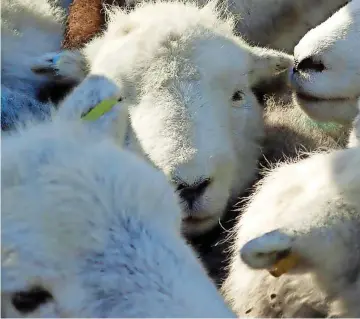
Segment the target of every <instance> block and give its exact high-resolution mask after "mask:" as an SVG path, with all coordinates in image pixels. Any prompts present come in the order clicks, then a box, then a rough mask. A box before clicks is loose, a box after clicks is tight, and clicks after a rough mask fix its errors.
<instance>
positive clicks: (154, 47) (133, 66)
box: [59, 1, 292, 233]
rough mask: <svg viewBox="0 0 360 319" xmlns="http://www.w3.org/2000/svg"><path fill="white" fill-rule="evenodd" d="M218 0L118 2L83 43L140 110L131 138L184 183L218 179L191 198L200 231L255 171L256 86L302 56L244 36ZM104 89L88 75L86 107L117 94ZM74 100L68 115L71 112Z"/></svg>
mask: <svg viewBox="0 0 360 319" xmlns="http://www.w3.org/2000/svg"><path fill="white" fill-rule="evenodd" d="M215 8H216V5H215V3H214V2H211V3H209V4H208V5H206V6H205V7H203V8H200V7H198V6H196V5H195V4H193V3H183V2H176V1H175V2H174V1H172V2H161V1H160V2H155V3H142V4H141V5H138V7H136V8H135V9H134V10H133V11H131V12H130V13H126V12H124V11H122V10H121V9H118V8H114V11H113V12H110V15H109V23H108V28H107V30H106V31H105V32H104V34H103V35H102V36H101V37H99V38H97V39H95V40H93V41H91V42H90V43H89V44H88V45H87V46H86V48H85V49H84V51H83V54H84V55H85V57H86V59H87V60H88V64H89V69H90V72H89V75H88V76H89V78H91V77H94V76H103V77H106V78H108V80H109V81H112V82H113V83H114V84H116V85H117V86H118V87H119V88H120V92H121V96H122V98H123V102H122V103H121V107H124V108H128V109H129V115H130V123H129V130H128V134H127V135H128V137H127V147H128V148H129V149H131V150H132V151H134V152H136V153H138V154H140V155H141V156H143V157H144V158H145V159H147V160H149V161H150V162H151V163H152V164H153V165H154V166H156V167H157V168H159V169H160V170H162V171H163V172H164V173H165V174H166V176H167V177H168V179H169V180H170V181H171V182H173V183H174V186H175V188H176V187H192V186H193V185H195V184H196V183H198V182H199V181H202V180H206V179H208V180H210V181H211V182H210V184H209V186H208V187H207V188H206V190H205V191H204V193H203V194H202V196H199V197H198V198H197V200H196V201H195V202H194V204H193V206H192V207H189V206H188V204H187V202H185V201H183V208H184V212H185V213H186V215H185V216H188V217H191V219H187V220H185V222H184V225H185V228H184V229H185V231H187V232H190V233H200V232H203V231H206V230H208V229H210V228H211V227H213V226H214V225H216V224H217V222H218V220H219V218H220V217H221V216H222V214H223V212H224V209H225V206H226V204H227V202H228V201H229V200H232V199H234V198H236V196H238V195H239V193H240V192H241V191H242V190H243V189H244V188H245V187H246V186H247V185H248V183H249V182H250V181H251V180H252V179H253V177H254V174H255V171H256V164H257V158H258V156H259V154H260V147H259V144H260V143H259V142H260V140H261V138H262V136H263V126H262V114H261V107H260V105H259V103H258V102H257V100H256V98H255V96H254V94H253V93H252V91H251V86H252V84H253V83H255V82H257V81H258V80H259V79H260V78H268V77H271V76H272V75H274V74H275V73H277V72H278V71H281V70H283V69H286V68H287V67H289V66H290V65H291V64H292V59H291V58H290V57H289V56H287V55H285V54H283V53H281V52H276V51H272V50H267V49H261V48H252V47H249V46H248V45H247V44H246V43H245V42H244V41H242V40H241V39H240V38H238V37H235V36H234V34H233V30H232V27H233V21H232V19H231V18H228V19H224V20H222V19H220V16H221V15H222V14H223V13H222V12H220V11H217V10H216V9H215ZM219 57H221V58H219ZM74 68H76V65H74ZM74 73H76V72H74ZM102 90H105V88H102V87H101V86H99V85H98V84H97V83H96V81H95V82H94V81H89V80H88V79H85V80H84V82H82V84H80V85H79V86H78V88H77V89H76V90H75V91H74V93H75V92H77V93H76V94H79V96H81V94H82V93H81V92H90V93H84V94H85V96H86V98H85V97H82V98H79V100H82V101H84V102H82V103H79V105H81V106H79V108H77V109H76V112H79V115H80V114H81V113H82V112H83V111H86V110H87V109H88V108H89V106H90V105H94V104H92V103H90V102H89V100H86V99H91V101H92V100H96V101H97V103H98V102H99V101H100V100H101V99H104V98H106V97H108V98H110V97H111V94H112V93H111V94H110V93H106V94H105V93H104V91H103V92H102V93H101V91H102ZM236 92H238V93H237V94H235V93H236ZM234 94H235V96H236V99H235V101H234V100H232V97H233V96H234ZM66 105H67V102H66V101H65V102H64V104H63V105H62V106H60V111H59V114H61V113H62V112H64V113H67V112H71V111H69V107H67V106H66ZM69 105H70V107H72V106H73V105H74V104H71V103H70V104H69ZM81 108H82V109H81Z"/></svg>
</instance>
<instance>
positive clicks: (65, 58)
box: [31, 50, 88, 83]
mask: <svg viewBox="0 0 360 319" xmlns="http://www.w3.org/2000/svg"><path fill="white" fill-rule="evenodd" d="M31 70H32V71H33V72H34V73H36V74H39V75H43V76H46V77H48V78H51V79H53V80H55V81H67V82H74V83H79V82H81V81H82V80H83V79H84V78H85V76H86V74H87V72H88V65H87V61H86V59H85V57H84V56H83V55H82V54H81V53H80V51H77V50H75V51H68V50H64V51H61V52H50V53H47V54H44V55H42V56H40V57H39V58H38V59H36V60H34V63H33V64H32V66H31Z"/></svg>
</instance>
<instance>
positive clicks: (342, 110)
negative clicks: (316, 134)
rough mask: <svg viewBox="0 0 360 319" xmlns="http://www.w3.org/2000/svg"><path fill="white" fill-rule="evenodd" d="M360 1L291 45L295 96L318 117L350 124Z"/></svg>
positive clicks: (357, 87) (358, 90)
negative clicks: (293, 46)
mask: <svg viewBox="0 0 360 319" xmlns="http://www.w3.org/2000/svg"><path fill="white" fill-rule="evenodd" d="M359 29H360V1H358V0H354V1H351V2H350V3H349V4H348V5H346V6H345V7H343V8H341V9H340V10H339V11H338V12H336V13H335V14H334V15H333V16H332V17H330V18H329V19H328V20H327V21H325V22H324V23H322V24H320V25H319V26H317V27H316V28H314V29H312V30H310V31H309V32H308V33H307V34H306V35H305V36H304V37H303V38H302V40H301V41H300V42H299V43H298V45H297V46H296V47H295V49H294V56H295V61H296V63H295V68H294V70H293V72H292V74H291V80H292V84H293V86H294V88H295V90H296V95H295V100H296V101H297V102H298V104H299V105H300V106H301V107H302V108H303V109H304V111H305V112H306V113H307V114H308V115H309V116H311V117H313V118H314V119H316V120H319V121H334V122H340V123H345V124H349V123H351V121H352V120H353V119H354V117H355V115H356V111H357V109H356V100H357V97H358V96H359V95H360V73H359V72H358V70H359V68H360V56H359V54H357V52H358V51H359V49H360V33H359Z"/></svg>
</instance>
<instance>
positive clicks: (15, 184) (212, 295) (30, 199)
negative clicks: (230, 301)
mask: <svg viewBox="0 0 360 319" xmlns="http://www.w3.org/2000/svg"><path fill="white" fill-rule="evenodd" d="M105 135H106V134H105ZM1 164H2V165H1V175H2V185H1V186H2V187H1V197H2V212H1V213H2V216H1V217H2V234H1V241H2V242H1V249H2V250H1V300H2V305H1V306H2V310H1V311H2V312H1V314H2V317H37V318H39V317H125V318H126V317H143V318H145V317H223V318H224V317H233V314H232V313H231V312H230V310H229V309H228V308H227V306H226V305H225V303H224V301H223V299H222V298H221V296H220V295H219V293H218V292H217V290H216V288H215V286H214V285H213V283H212V282H211V281H210V279H209V278H208V276H207V275H206V272H205V270H204V269H203V267H202V266H201V265H200V262H199V261H198V259H197V257H196V256H195V255H194V253H193V251H192V249H191V248H190V247H189V246H188V245H187V244H186V243H185V241H184V240H183V238H182V236H181V233H180V225H181V212H180V207H179V204H178V199H177V197H176V196H175V195H174V192H173V190H172V188H171V187H170V185H169V184H168V182H167V180H166V178H165V176H164V175H163V174H162V173H161V172H159V171H157V170H156V169H154V168H152V167H151V166H150V165H149V164H147V163H146V162H144V161H143V160H141V159H140V158H138V157H137V156H136V155H134V154H131V153H130V152H128V151H122V150H120V149H119V147H118V146H117V145H115V144H114V143H113V142H112V140H110V139H109V138H108V137H106V136H105V137H104V134H102V135H101V134H98V133H95V132H94V131H92V130H89V129H88V127H87V126H85V125H81V124H80V122H79V121H78V120H76V123H75V122H74V121H71V120H65V121H64V120H63V119H61V118H57V119H55V120H54V122H47V123H45V122H44V123H42V124H38V125H33V126H30V127H28V128H26V129H24V130H19V131H18V132H17V133H11V134H9V135H7V136H6V137H3V140H2V163H1ZM35 287H36V288H38V289H42V290H45V291H47V292H48V293H49V294H50V296H51V297H50V298H49V299H47V300H41V299H39V297H37V295H36V294H35V295H34V292H31V290H32V289H34V288H35ZM19 293H23V294H25V295H24V296H23V297H22V298H25V300H22V299H21V296H20V297H17V296H18V295H19ZM26 294H27V295H26ZM26 298H28V299H26ZM31 300H32V302H31ZM37 301H38V303H37ZM22 305H25V306H23V307H22ZM26 305H29V306H28V309H26ZM31 307H32V308H31ZM29 308H30V309H29Z"/></svg>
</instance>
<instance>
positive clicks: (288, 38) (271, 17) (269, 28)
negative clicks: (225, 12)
mask: <svg viewBox="0 0 360 319" xmlns="http://www.w3.org/2000/svg"><path fill="white" fill-rule="evenodd" d="M225 3H226V5H227V6H229V9H230V11H231V12H232V13H234V14H236V16H237V17H238V22H237V24H236V30H237V32H238V33H239V34H241V35H242V36H244V37H245V38H246V39H247V40H249V41H250V42H251V43H253V44H255V45H259V46H263V47H270V48H274V49H278V50H285V51H286V52H289V53H292V52H293V49H294V47H295V45H296V43H297V42H298V41H299V40H300V39H301V37H302V36H303V35H304V34H305V33H306V32H307V31H309V30H310V29H311V28H313V27H315V26H317V25H318V24H320V23H321V22H323V21H325V20H326V19H327V18H328V17H329V16H330V15H331V14H332V13H333V12H334V11H335V10H337V9H338V8H340V7H341V6H342V5H345V4H346V3H347V0H317V1H316V2H314V1H313V0H296V1H294V0H266V1H264V0H227V1H225Z"/></svg>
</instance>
